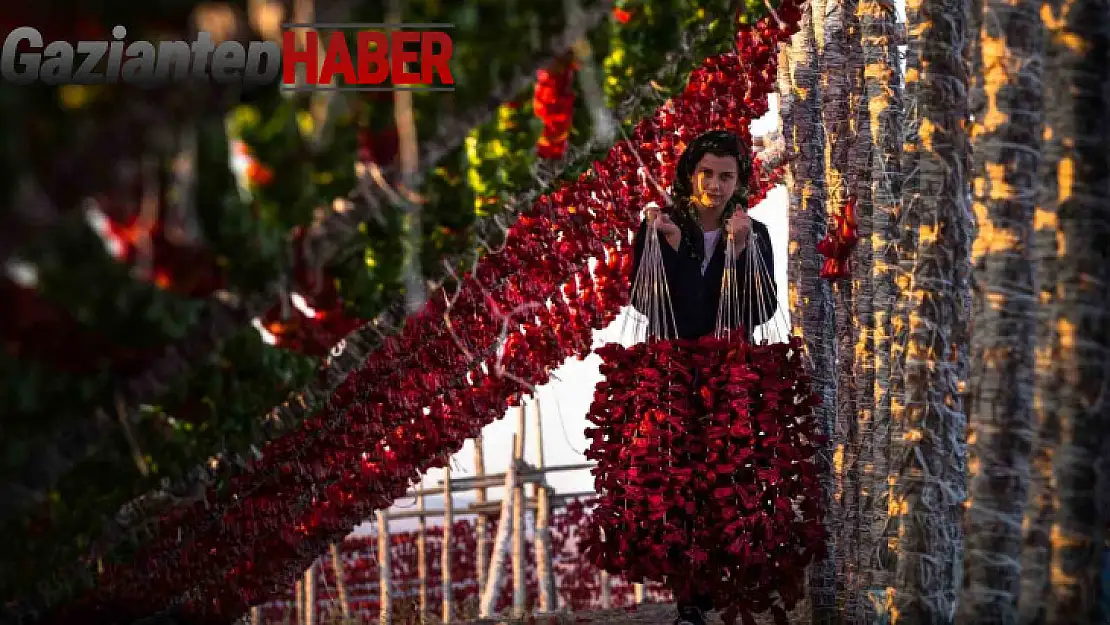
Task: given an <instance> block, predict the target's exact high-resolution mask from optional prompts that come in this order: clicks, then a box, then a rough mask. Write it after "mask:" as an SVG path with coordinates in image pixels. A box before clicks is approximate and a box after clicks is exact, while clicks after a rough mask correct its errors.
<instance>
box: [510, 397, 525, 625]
mask: <svg viewBox="0 0 1110 625" xmlns="http://www.w3.org/2000/svg"><path fill="white" fill-rule="evenodd" d="M526 416H527V413H526V411H525V407H524V401H523V399H522V400H521V402H520V409H519V410H518V411H517V420H516V423H517V432H518V435H517V439H516V444H515V445H514V446H513V464H514V465H516V466H517V467H521V466H523V463H524V438H525V432H526V431H527V430H526V428H527V421H526ZM511 496H512V498H513V519H512V524H513V616H514V617H516V618H523V617H524V611H525V606H526V604H527V600H528V596H527V592H528V587H527V586H526V585H525V584H526V578H525V571H524V566H525V560H524V483H523V482H518V483H516V484H515V485H514V488H513V492H512V495H511Z"/></svg>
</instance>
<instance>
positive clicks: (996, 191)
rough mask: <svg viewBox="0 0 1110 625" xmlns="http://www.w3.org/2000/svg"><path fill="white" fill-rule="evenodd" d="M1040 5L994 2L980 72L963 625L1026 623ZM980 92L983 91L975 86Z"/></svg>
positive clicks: (989, 3)
mask: <svg viewBox="0 0 1110 625" xmlns="http://www.w3.org/2000/svg"><path fill="white" fill-rule="evenodd" d="M1038 6H1039V5H1038V4H1035V3H1033V2H1032V1H1025V2H1012V1H1010V0H986V2H985V3H984V13H983V16H982V20H981V26H980V29H981V30H980V32H979V34H978V38H979V41H978V45H977V46H976V48H977V49H978V54H979V55H980V58H978V59H975V60H974V64H975V65H976V66H979V67H981V68H982V75H981V76H979V77H978V78H977V79H978V80H980V81H981V94H982V97H983V99H982V103H983V107H984V108H983V110H982V112H981V114H980V115H978V116H977V118H976V122H977V125H976V126H975V128H974V135H973V143H974V154H975V168H974V171H975V180H974V185H973V193H972V198H973V207H974V210H975V220H976V222H977V224H978V235H977V237H976V240H975V246H974V248H973V250H972V258H973V262H974V267H975V276H976V278H975V283H976V298H975V308H974V313H973V315H974V316H973V318H972V323H973V325H974V327H975V330H976V331H975V334H974V336H973V339H972V354H973V358H974V368H975V379H974V383H973V387H972V390H971V397H970V403H969V410H968V412H969V418H970V421H971V429H972V431H973V432H974V436H973V438H972V440H971V441H970V452H971V460H970V462H969V468H970V475H969V490H970V496H971V502H970V507H969V510H968V523H967V531H968V534H967V541H966V552H965V563H966V568H965V573H964V575H965V583H964V587H963V589H962V593H961V595H960V605H959V608H960V612H959V614H960V618H959V621H958V622H960V623H969V624H972V625H974V624H978V623H1017V599H1018V594H1019V585H1020V580H1021V566H1020V557H1021V523H1022V515H1023V511H1024V509H1025V503H1026V499H1027V495H1028V486H1029V459H1030V454H1031V452H1032V439H1033V429H1032V409H1033V393H1032V388H1033V340H1034V339H1033V337H1034V333H1035V329H1036V322H1035V312H1034V303H1033V273H1034V270H1033V263H1032V260H1033V259H1032V253H1031V252H1032V249H1031V247H1032V229H1033V211H1034V208H1035V203H1036V197H1037V190H1038V188H1039V187H1040V181H1039V180H1038V179H1037V172H1038V171H1039V170H1040V168H1041V130H1042V122H1043V120H1042V109H1041V93H1040V87H1041V65H1042V61H1043V41H1044V38H1043V33H1042V29H1041V27H1040V23H1039V20H1038V19H1037V10H1038ZM977 91H978V89H977Z"/></svg>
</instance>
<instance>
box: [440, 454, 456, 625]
mask: <svg viewBox="0 0 1110 625" xmlns="http://www.w3.org/2000/svg"><path fill="white" fill-rule="evenodd" d="M451 499H452V498H451V466H450V465H448V466H447V468H446V469H444V470H443V547H442V549H441V554H442V556H443V562H442V564H440V569H441V573H440V576H441V578H442V579H443V622H444V623H450V622H451V621H453V620H455V617H454V607H455V596H454V595H455V593H454V592H452V591H453V590H454V588H453V580H452V579H451V530H452V529H453V528H452V525H454V524H455V512H454V509H453V507H452V506H453V503H454V502H453V501H452V500H451Z"/></svg>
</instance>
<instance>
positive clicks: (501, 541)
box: [478, 435, 516, 618]
mask: <svg viewBox="0 0 1110 625" xmlns="http://www.w3.org/2000/svg"><path fill="white" fill-rule="evenodd" d="M513 448H514V449H515V448H516V435H513ZM515 486H516V467H515V466H514V465H513V464H512V463H510V464H509V470H508V471H505V496H504V497H502V498H501V518H500V521H498V523H497V535H496V536H494V538H493V555H492V557H491V558H490V563H489V573H488V574H487V575H486V586H485V588H483V589H482V601H481V604H480V605H479V606H478V617H479V618H490V617H491V616H492V615H493V607H494V606H495V605H497V599H498V597H499V595H498V593H499V592H500V590H501V575H502V571H504V570H505V557H506V556H507V555H508V554H509V546H510V545H509V535H510V529H511V526H512V518H513V496H512V492H513V490H514V488H515Z"/></svg>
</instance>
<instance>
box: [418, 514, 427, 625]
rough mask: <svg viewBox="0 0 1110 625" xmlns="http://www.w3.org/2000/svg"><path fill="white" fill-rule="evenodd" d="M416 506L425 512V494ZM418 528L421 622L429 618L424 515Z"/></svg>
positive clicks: (419, 520) (419, 518) (419, 519)
mask: <svg viewBox="0 0 1110 625" xmlns="http://www.w3.org/2000/svg"><path fill="white" fill-rule="evenodd" d="M416 507H417V509H418V510H419V511H420V512H424V495H423V494H420V495H417V496H416ZM417 525H418V527H417V530H416V576H417V578H418V581H419V584H420V586H419V589H418V592H419V596H420V622H421V623H422V624H423V623H424V622H425V621H427V619H428V542H427V533H428V521H427V519H426V518H425V517H424V516H420V517H418V518H417Z"/></svg>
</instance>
